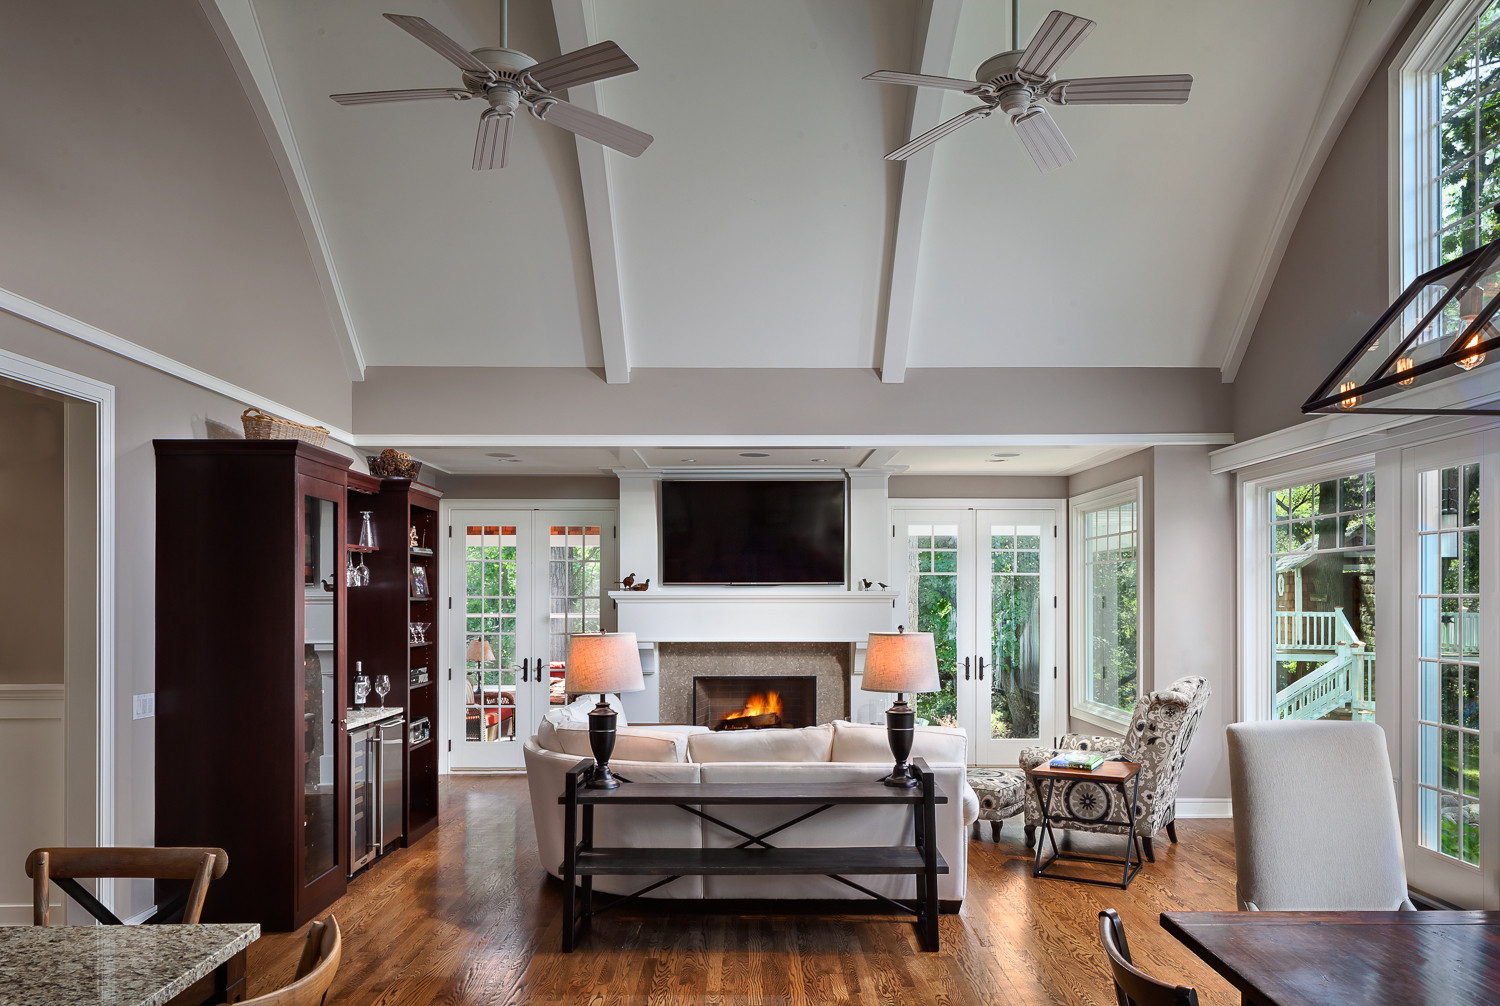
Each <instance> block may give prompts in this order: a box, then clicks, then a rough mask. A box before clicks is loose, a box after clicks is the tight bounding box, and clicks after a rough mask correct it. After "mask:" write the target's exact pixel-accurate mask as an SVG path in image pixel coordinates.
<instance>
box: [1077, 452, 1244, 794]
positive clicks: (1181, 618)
mask: <svg viewBox="0 0 1500 1006" xmlns="http://www.w3.org/2000/svg"><path fill="white" fill-rule="evenodd" d="M1210 450H1211V448H1209V447H1153V448H1151V449H1149V450H1145V451H1138V452H1137V453H1135V454H1131V455H1129V456H1128V457H1124V458H1120V459H1118V460H1116V461H1112V462H1110V463H1109V464H1105V465H1101V466H1099V467H1098V468H1091V469H1089V470H1088V471H1085V472H1080V473H1079V474H1077V475H1074V476H1072V477H1071V478H1069V479H1068V489H1069V495H1070V496H1077V495H1080V494H1082V493H1085V492H1089V491H1091V490H1094V489H1100V488H1103V487H1105V486H1110V485H1115V484H1117V483H1119V482H1123V481H1125V480H1126V479H1130V478H1135V477H1137V476H1139V477H1140V478H1141V483H1142V517H1143V520H1142V541H1141V552H1142V554H1143V555H1146V556H1149V557H1150V561H1149V562H1146V563H1145V564H1143V566H1142V569H1141V687H1142V689H1143V690H1151V689H1156V688H1163V687H1165V686H1166V685H1168V684H1169V683H1171V682H1172V681H1173V680H1175V679H1176V678H1179V677H1182V676H1183V675H1185V674H1202V675H1203V676H1204V677H1206V678H1208V680H1209V684H1210V686H1211V687H1212V688H1213V697H1212V698H1211V699H1210V700H1209V705H1208V708H1207V710H1206V711H1205V713H1204V717H1203V720H1202V723H1201V724H1200V725H1199V728H1198V734H1197V736H1196V738H1195V739H1194V741H1193V747H1192V749H1191V751H1192V753H1191V754H1190V756H1189V758H1188V763H1187V767H1186V768H1185V769H1184V771H1183V779H1182V787H1181V790H1180V795H1181V796H1183V797H1187V798H1216V799H1227V798H1228V797H1229V772H1228V768H1227V766H1226V763H1225V758H1226V750H1227V749H1226V747H1225V739H1224V737H1225V734H1224V728H1225V727H1226V726H1227V725H1228V724H1230V723H1233V722H1234V720H1235V711H1236V708H1237V698H1236V696H1237V695H1238V689H1239V686H1238V683H1237V681H1236V675H1235V653H1234V640H1235V612H1236V601H1235V590H1236V586H1235V555H1234V481H1233V479H1232V478H1231V477H1230V476H1228V475H1214V474H1212V473H1210V472H1209V468H1208V453H1209V451H1210ZM1070 729H1072V730H1076V731H1078V732H1080V733H1097V732H1098V728H1096V727H1094V726H1093V725H1092V724H1087V723H1082V722H1079V721H1073V723H1072V724H1071V726H1070Z"/></svg>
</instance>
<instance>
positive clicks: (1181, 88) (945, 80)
mask: <svg viewBox="0 0 1500 1006" xmlns="http://www.w3.org/2000/svg"><path fill="white" fill-rule="evenodd" d="M1020 8H1021V2H1020V0H1012V4H1011V16H1010V41H1011V45H1012V46H1014V45H1016V44H1018V41H1019V39H1020V24H1021V10H1020ZM1093 30H1094V22H1093V21H1090V20H1089V19H1088V18H1086V17H1079V16H1078V15H1076V14H1066V13H1064V12H1063V11H1060V10H1055V11H1053V12H1052V13H1050V14H1048V15H1047V19H1046V20H1045V21H1043V22H1042V26H1041V28H1039V29H1038V30H1037V33H1036V37H1034V38H1033V39H1032V40H1031V44H1030V45H1028V46H1027V47H1026V48H1025V49H1014V48H1013V49H1011V50H1010V51H1009V52H1002V53H1000V54H999V55H997V56H991V57H990V58H989V59H987V60H985V61H984V62H983V63H981V64H979V69H978V70H976V71H975V72H974V80H959V79H957V78H954V77H935V76H932V75H930V74H925V73H898V72H896V71H894V70H877V71H876V72H875V73H872V74H870V75H869V76H867V77H865V80H873V81H876V82H877V83H881V84H910V85H912V86H913V87H941V88H946V89H947V90H950V91H962V92H964V93H965V94H972V95H973V96H974V97H976V98H978V99H979V100H980V102H981V104H979V105H977V106H975V107H974V108H971V109H969V110H968V111H965V112H962V113H960V114H958V115H955V116H954V117H953V118H951V119H949V120H948V121H947V122H944V123H942V124H941V125H938V126H934V127H933V128H932V129H929V130H928V131H927V132H925V133H923V134H922V135H921V136H918V137H916V138H915V139H913V140H912V141H911V142H909V143H907V144H905V145H904V146H901V147H897V148H896V149H895V150H892V151H891V152H890V153H889V154H886V155H885V159H886V160H888V161H904V160H906V159H907V158H908V157H910V156H912V155H913V154H915V153H917V152H918V151H920V150H923V149H925V148H926V147H928V146H930V145H932V144H934V143H936V142H937V141H938V140H941V139H942V138H943V137H945V136H947V135H948V134H949V133H952V132H954V131H956V130H958V129H959V128H961V127H963V126H967V125H968V124H969V123H971V122H978V121H979V120H980V119H985V118H988V117H989V116H991V115H993V114H994V113H995V111H996V110H997V109H998V110H999V111H1001V112H1003V113H1004V114H1005V115H1007V116H1009V118H1010V122H1011V125H1013V126H1015V127H1016V135H1017V136H1019V137H1020V139H1021V145H1022V146H1024V147H1025V148H1026V152H1027V153H1029V154H1030V155H1031V159H1032V160H1033V161H1035V162H1036V166H1037V168H1038V169H1040V170H1041V171H1042V173H1043V174H1045V173H1047V172H1049V171H1055V170H1056V169H1058V168H1060V167H1062V166H1063V165H1064V164H1071V163H1072V162H1073V161H1075V160H1077V158H1078V155H1077V154H1075V153H1073V148H1072V147H1071V146H1069V145H1068V140H1067V137H1065V136H1063V134H1062V130H1061V129H1058V128H1057V122H1056V121H1055V120H1054V119H1053V118H1052V116H1051V114H1050V113H1049V112H1048V111H1047V109H1045V108H1044V107H1042V102H1044V101H1046V102H1050V103H1052V104H1054V105H1180V104H1182V103H1183V102H1185V101H1187V100H1188V91H1189V90H1191V89H1192V86H1193V78H1192V75H1191V74H1186V73H1170V74H1155V75H1146V76H1137V77H1080V78H1076V79H1073V80H1058V79H1056V78H1055V77H1054V76H1053V71H1054V70H1056V69H1057V67H1058V66H1059V65H1060V64H1061V63H1062V61H1063V60H1065V59H1067V58H1068V56H1069V55H1070V54H1071V53H1072V52H1073V50H1074V49H1076V48H1077V47H1078V45H1079V43H1081V42H1082V41H1083V40H1084V39H1085V38H1087V37H1088V35H1089V32H1091V31H1093Z"/></svg>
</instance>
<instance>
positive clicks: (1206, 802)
mask: <svg viewBox="0 0 1500 1006" xmlns="http://www.w3.org/2000/svg"><path fill="white" fill-rule="evenodd" d="M1177 816H1178V817H1180V818H1188V817H1233V816H1234V809H1233V805H1232V804H1231V803H1230V802H1229V800H1228V799H1226V798H1219V797H1197V796H1194V797H1178V798H1177Z"/></svg>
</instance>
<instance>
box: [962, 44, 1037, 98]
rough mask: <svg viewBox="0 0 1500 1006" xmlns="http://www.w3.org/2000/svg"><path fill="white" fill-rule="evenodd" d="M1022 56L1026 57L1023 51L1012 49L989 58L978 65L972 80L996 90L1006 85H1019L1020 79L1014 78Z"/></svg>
mask: <svg viewBox="0 0 1500 1006" xmlns="http://www.w3.org/2000/svg"><path fill="white" fill-rule="evenodd" d="M1024 55H1026V53H1025V51H1024V50H1021V49H1012V50H1011V51H1009V52H1002V53H1000V54H999V55H998V56H991V57H990V58H989V59H987V60H985V61H984V62H983V63H980V64H979V69H977V70H975V71H974V79H975V80H976V81H978V82H979V83H981V84H988V85H990V86H991V87H993V88H996V89H999V88H1002V87H1004V86H1005V85H1007V84H1015V83H1019V82H1020V79H1021V78H1020V77H1017V76H1016V66H1017V65H1018V64H1019V63H1020V62H1021V57H1022V56H1024Z"/></svg>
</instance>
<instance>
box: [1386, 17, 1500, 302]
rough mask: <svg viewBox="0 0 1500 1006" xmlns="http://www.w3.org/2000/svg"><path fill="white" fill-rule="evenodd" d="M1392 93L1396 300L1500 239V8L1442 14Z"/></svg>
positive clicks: (1406, 56)
mask: <svg viewBox="0 0 1500 1006" xmlns="http://www.w3.org/2000/svg"><path fill="white" fill-rule="evenodd" d="M1391 84H1392V91H1393V93H1392V99H1393V101H1392V108H1393V109H1397V110H1398V114H1399V117H1400V118H1399V123H1397V122H1393V123H1392V125H1393V126H1395V127H1397V128H1394V129H1393V130H1392V135H1393V137H1394V149H1393V151H1392V155H1393V164H1392V167H1393V169H1394V170H1392V172H1391V179H1392V184H1393V186H1394V187H1395V188H1394V189H1393V192H1392V209H1393V211H1394V212H1395V214H1396V221H1395V223H1396V227H1394V228H1393V231H1392V233H1393V234H1395V235H1398V240H1397V242H1396V246H1395V247H1394V248H1393V249H1392V263H1391V264H1392V269H1391V282H1392V287H1393V290H1392V293H1394V292H1395V291H1396V290H1399V289H1401V288H1404V287H1405V286H1407V285H1408V284H1409V283H1410V282H1411V281H1412V280H1413V279H1415V278H1416V277H1417V276H1418V275H1420V274H1421V273H1423V272H1426V271H1427V270H1428V269H1431V268H1433V267H1434V266H1437V265H1440V264H1442V263H1444V262H1449V261H1452V260H1453V259H1455V258H1458V257H1459V256H1460V255H1462V254H1464V253H1465V252H1468V251H1472V250H1473V249H1475V248H1477V247H1479V246H1480V245H1482V244H1485V243H1487V242H1490V241H1493V240H1495V239H1496V238H1497V237H1500V0H1450V2H1448V3H1441V2H1440V3H1436V4H1433V5H1432V7H1431V8H1430V9H1429V11H1428V13H1427V15H1426V17H1425V19H1424V22H1423V23H1422V24H1421V25H1419V27H1418V29H1417V30H1416V31H1415V32H1413V33H1412V36H1411V39H1410V40H1409V41H1408V43H1407V46H1406V49H1405V50H1404V51H1403V52H1402V54H1401V55H1400V56H1399V57H1398V58H1397V59H1396V61H1395V62H1394V63H1393V65H1392V78H1391Z"/></svg>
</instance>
